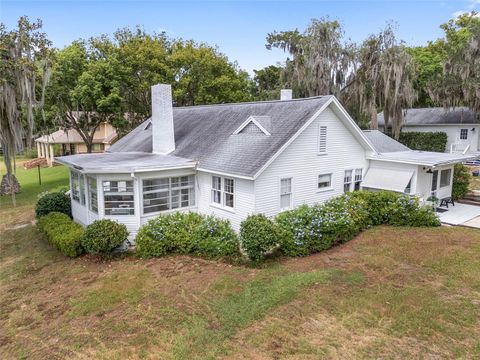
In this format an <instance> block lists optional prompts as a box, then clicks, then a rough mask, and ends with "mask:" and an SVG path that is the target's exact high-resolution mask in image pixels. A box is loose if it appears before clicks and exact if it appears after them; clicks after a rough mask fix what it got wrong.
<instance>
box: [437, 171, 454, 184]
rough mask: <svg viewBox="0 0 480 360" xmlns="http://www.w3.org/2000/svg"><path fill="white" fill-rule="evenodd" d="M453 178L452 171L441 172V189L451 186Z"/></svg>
mask: <svg viewBox="0 0 480 360" xmlns="http://www.w3.org/2000/svg"><path fill="white" fill-rule="evenodd" d="M451 178H452V169H447V170H442V171H441V172H440V187H445V186H449V185H450V180H451Z"/></svg>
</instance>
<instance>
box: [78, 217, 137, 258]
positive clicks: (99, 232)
mask: <svg viewBox="0 0 480 360" xmlns="http://www.w3.org/2000/svg"><path fill="white" fill-rule="evenodd" d="M127 237H128V231H127V227H126V226H125V225H124V224H119V223H117V222H115V221H112V220H109V219H102V220H95V221H94V222H93V223H91V224H90V225H88V226H87V228H86V229H85V233H84V234H83V236H82V239H81V243H82V247H83V248H84V249H85V251H86V252H87V253H89V254H95V255H100V256H102V257H108V256H110V254H111V253H112V252H113V250H115V249H116V248H118V247H119V246H121V245H122V244H123V243H124V242H125V241H127Z"/></svg>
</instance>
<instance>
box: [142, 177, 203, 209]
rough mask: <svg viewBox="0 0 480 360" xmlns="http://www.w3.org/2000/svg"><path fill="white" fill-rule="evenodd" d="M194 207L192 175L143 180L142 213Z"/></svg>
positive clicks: (193, 180)
mask: <svg viewBox="0 0 480 360" xmlns="http://www.w3.org/2000/svg"><path fill="white" fill-rule="evenodd" d="M194 205H195V176H194V175H189V176H179V177H172V178H158V179H145V180H143V212H144V213H145V214H146V213H153V212H160V211H167V210H173V209H179V208H186V207H190V206H194Z"/></svg>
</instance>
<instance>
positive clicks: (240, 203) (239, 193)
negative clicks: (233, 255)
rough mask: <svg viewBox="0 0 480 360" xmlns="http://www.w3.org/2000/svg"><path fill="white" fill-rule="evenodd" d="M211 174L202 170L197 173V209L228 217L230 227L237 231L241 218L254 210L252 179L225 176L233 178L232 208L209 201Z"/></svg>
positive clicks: (203, 212)
mask: <svg viewBox="0 0 480 360" xmlns="http://www.w3.org/2000/svg"><path fill="white" fill-rule="evenodd" d="M212 175H215V174H211V173H207V172H203V171H199V172H198V173H197V182H198V186H197V189H198V195H197V199H198V211H199V212H200V213H202V214H206V215H215V216H218V217H220V218H222V219H228V220H230V223H231V224H232V227H233V228H234V229H235V230H237V231H238V230H239V229H240V223H241V222H242V220H244V219H245V218H246V217H247V216H248V215H250V214H252V213H253V212H254V204H255V194H254V185H253V180H246V179H239V178H235V177H232V176H227V177H229V178H232V179H234V180H235V194H234V196H235V197H234V208H233V209H231V208H221V207H219V206H217V205H216V204H214V205H213V204H212V203H211V190H212ZM215 176H216V175H215Z"/></svg>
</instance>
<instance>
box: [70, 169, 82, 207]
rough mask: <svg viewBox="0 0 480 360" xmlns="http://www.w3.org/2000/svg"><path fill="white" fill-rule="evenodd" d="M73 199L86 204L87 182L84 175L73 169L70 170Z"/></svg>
mask: <svg viewBox="0 0 480 360" xmlns="http://www.w3.org/2000/svg"><path fill="white" fill-rule="evenodd" d="M70 179H71V188H72V189H71V190H72V199H73V200H75V201H77V202H79V203H81V204H82V205H85V183H84V178H83V175H82V174H80V173H78V172H76V171H72V172H70Z"/></svg>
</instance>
